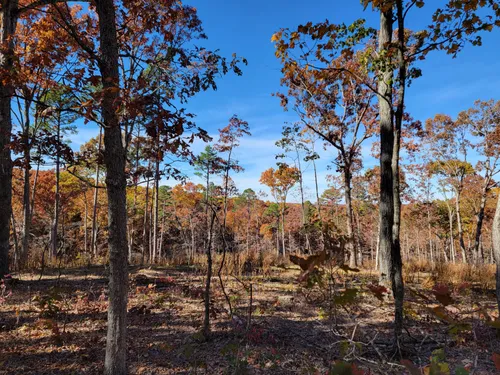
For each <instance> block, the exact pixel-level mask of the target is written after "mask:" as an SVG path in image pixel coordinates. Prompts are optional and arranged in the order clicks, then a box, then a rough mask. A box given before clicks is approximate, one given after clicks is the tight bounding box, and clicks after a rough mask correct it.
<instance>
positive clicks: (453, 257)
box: [446, 201, 457, 263]
mask: <svg viewBox="0 0 500 375" xmlns="http://www.w3.org/2000/svg"><path fill="white" fill-rule="evenodd" d="M446 207H447V208H448V221H449V222H450V257H451V261H452V262H453V263H456V261H457V260H456V253H455V239H454V238H453V211H452V210H451V206H450V204H449V203H448V201H446Z"/></svg>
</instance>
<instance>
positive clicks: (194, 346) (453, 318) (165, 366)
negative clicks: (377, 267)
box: [0, 265, 500, 374]
mask: <svg viewBox="0 0 500 375" xmlns="http://www.w3.org/2000/svg"><path fill="white" fill-rule="evenodd" d="M333 268H334V267H332V269H331V270H330V271H331V272H333V274H334V278H335V281H336V283H335V284H330V285H328V286H326V285H325V286H324V287H319V286H318V285H316V286H315V287H313V288H307V287H300V285H297V276H298V275H300V270H299V269H298V267H296V266H293V265H292V266H287V267H284V266H281V267H271V268H270V269H269V270H268V272H267V273H266V275H242V276H240V277H238V278H227V280H224V282H225V287H226V289H227V290H228V292H229V294H230V296H231V304H232V310H233V316H232V318H231V317H230V316H229V309H228V305H227V303H226V300H225V299H224V296H223V293H222V291H221V289H220V286H219V285H218V281H216V280H214V287H213V293H212V306H211V309H212V310H211V316H212V339H211V340H210V341H209V342H206V341H205V340H204V339H203V337H202V336H201V335H200V328H201V327H202V324H203V321H202V316H203V289H204V283H203V281H204V277H203V275H204V274H205V270H204V269H203V268H198V267H186V266H179V267H167V268H165V267H154V268H140V267H134V269H131V272H130V275H131V277H130V279H131V286H130V293H129V303H128V320H129V323H128V324H129V341H128V353H127V355H128V358H129V361H130V371H131V373H133V374H195V373H199V374H204V373H208V374H217V373H231V374H265V373H273V374H324V373H329V372H328V371H329V370H330V371H331V372H330V373H333V374H344V373H348V372H345V371H347V370H345V369H344V370H342V367H341V365H342V364H344V365H346V364H347V363H351V364H352V363H354V364H355V365H356V367H355V368H354V372H352V373H354V374H401V373H405V372H408V373H412V372H410V370H408V368H407V367H405V365H404V364H405V362H401V361H400V360H398V359H397V355H396V353H395V352H394V351H393V349H392V348H391V346H390V345H391V337H392V334H391V311H392V307H391V306H392V303H391V301H390V298H389V296H388V294H389V293H388V291H387V290H383V289H378V288H376V287H375V285H376V283H377V277H376V275H375V274H374V273H368V272H361V273H358V272H347V273H346V272H344V271H342V270H339V269H336V270H335V269H333ZM457 268H458V269H459V268H460V267H457ZM458 269H457V270H458ZM457 270H452V272H453V271H455V272H453V273H456V271H457ZM330 271H328V272H330ZM441 272H442V274H438V273H437V274H436V276H435V277H436V278H437V279H436V278H435V279H432V278H431V277H430V275H429V274H428V273H426V272H411V273H408V275H409V276H408V280H407V284H406V285H407V288H408V290H410V291H411V292H409V293H408V294H409V296H408V297H407V299H406V302H405V303H406V305H405V312H406V322H405V327H406V329H407V335H406V337H405V339H404V342H403V343H402V347H403V352H404V356H405V358H406V359H409V360H410V361H411V362H412V363H413V364H414V365H415V368H422V369H425V368H426V369H427V371H431V370H430V368H431V367H430V366H431V365H430V363H431V361H436V363H439V366H443V367H439V368H440V369H441V370H439V371H441V372H436V369H435V368H434V370H433V372H430V373H431V374H434V373H435V374H445V373H450V371H451V373H457V374H459V373H470V372H472V370H473V371H474V374H493V373H495V371H496V367H495V363H497V365H498V357H495V353H498V352H499V349H500V342H499V340H497V339H496V335H495V332H494V330H492V329H491V323H492V321H493V320H492V317H493V316H494V315H495V311H496V305H495V297H494V286H493V285H491V280H492V276H493V272H494V270H493V268H489V269H486V268H484V267H483V269H482V270H481V271H479V270H476V272H486V273H487V275H484V276H482V277H479V276H478V275H479V273H477V274H476V275H474V274H473V273H471V274H469V275H467V274H468V272H464V276H463V277H464V278H465V279H466V280H467V278H471V277H472V278H476V280H475V281H472V280H471V281H463V282H461V283H459V284H456V285H455V284H453V285H454V286H453V287H452V288H451V289H449V290H444V289H443V290H439V289H438V288H435V286H436V282H437V283H438V284H437V285H449V282H450V281H453V280H448V279H446V280H439V278H440V277H443V278H448V277H450V273H448V274H447V273H446V272H444V270H443V271H441ZM39 276H40V275H39V274H31V275H22V277H23V280H22V281H16V283H14V284H13V285H12V286H11V287H8V290H9V291H11V292H12V295H11V296H9V297H8V298H7V301H6V303H4V304H2V306H1V309H0V314H2V316H3V317H4V319H3V322H2V324H3V326H2V330H3V332H4V334H2V336H1V341H0V349H1V353H2V356H1V357H0V362H1V363H2V369H1V370H0V373H1V374H12V373H23V374H99V373H101V371H102V366H103V363H102V360H103V358H104V345H103V344H104V342H105V333H106V310H107V306H106V299H107V296H106V280H107V275H106V271H105V270H104V268H103V267H90V268H86V267H82V268H75V269H69V270H65V271H63V273H62V274H61V275H59V274H58V272H57V270H52V272H51V273H50V274H48V275H45V276H43V277H42V279H41V280H40V277H39ZM445 282H447V283H446V284H444V283H445ZM484 283H485V284H484ZM250 287H251V290H252V294H251V296H252V297H251V300H250ZM433 288H434V289H433ZM346 291H351V292H347V293H346ZM352 291H356V294H352ZM349 293H351V294H349ZM448 293H449V294H448ZM447 299H449V301H447ZM333 301H335V303H333ZM448 302H451V303H449V304H448ZM443 348H444V351H443V352H442V353H441V352H440V350H442V349H443ZM339 358H342V359H343V360H342V361H339ZM431 358H434V359H433V360H431ZM436 358H439V359H438V360H437V359H436ZM495 361H497V362H495ZM335 365H336V366H337V367H335ZM332 368H333V370H332ZM335 369H336V370H335ZM410 369H411V368H410ZM447 369H448V370H447ZM460 369H462V371H467V372H459V371H460ZM342 371H344V372H342Z"/></svg>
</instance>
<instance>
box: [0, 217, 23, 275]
mask: <svg viewBox="0 0 500 375" xmlns="http://www.w3.org/2000/svg"><path fill="white" fill-rule="evenodd" d="M11 223H12V237H13V239H14V265H15V267H16V269H17V270H19V242H18V241H17V228H16V220H15V218H14V212H12V213H11ZM0 277H1V275H0Z"/></svg>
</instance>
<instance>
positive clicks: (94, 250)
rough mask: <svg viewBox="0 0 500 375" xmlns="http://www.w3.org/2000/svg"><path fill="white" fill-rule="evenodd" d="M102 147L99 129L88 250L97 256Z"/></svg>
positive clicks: (100, 129) (100, 130)
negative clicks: (100, 155)
mask: <svg viewBox="0 0 500 375" xmlns="http://www.w3.org/2000/svg"><path fill="white" fill-rule="evenodd" d="M101 147H102V128H99V140H98V142H97V156H96V167H95V188H94V206H93V208H92V233H91V235H92V236H91V238H90V249H91V251H92V253H93V254H94V257H96V256H97V204H98V202H99V201H98V198H99V195H98V193H99V188H98V186H99V154H100V153H101Z"/></svg>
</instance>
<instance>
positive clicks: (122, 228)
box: [96, 0, 128, 375]
mask: <svg viewBox="0 0 500 375" xmlns="http://www.w3.org/2000/svg"><path fill="white" fill-rule="evenodd" d="M96 11H97V15H98V17H99V34H100V52H101V59H100V61H99V69H100V72H101V78H102V85H103V98H102V118H103V121H104V125H105V126H104V164H105V166H106V191H107V196H108V225H109V239H108V243H109V269H110V275H109V306H108V331H107V339H106V358H105V362H104V373H105V374H106V375H125V374H127V362H126V355H127V342H126V335H127V292H128V266H127V209H126V186H127V181H126V176H125V164H126V153H125V148H124V146H123V143H122V133H121V128H120V123H119V118H118V114H117V113H118V100H119V95H120V86H119V85H120V81H119V73H118V40H117V32H116V18H115V7H114V2H113V0H98V1H96Z"/></svg>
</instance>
